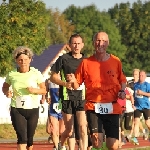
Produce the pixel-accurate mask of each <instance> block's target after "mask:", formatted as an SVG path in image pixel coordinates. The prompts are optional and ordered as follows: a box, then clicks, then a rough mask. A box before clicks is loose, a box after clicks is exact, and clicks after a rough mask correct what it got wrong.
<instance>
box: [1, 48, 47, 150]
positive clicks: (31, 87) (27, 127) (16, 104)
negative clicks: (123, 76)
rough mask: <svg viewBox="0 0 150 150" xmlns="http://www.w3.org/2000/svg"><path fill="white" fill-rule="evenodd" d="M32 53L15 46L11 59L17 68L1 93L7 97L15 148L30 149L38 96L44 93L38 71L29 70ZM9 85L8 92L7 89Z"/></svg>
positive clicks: (37, 110) (42, 81)
mask: <svg viewBox="0 0 150 150" xmlns="http://www.w3.org/2000/svg"><path fill="white" fill-rule="evenodd" d="M32 57H33V53H32V51H31V50H30V49H29V48H27V47H18V48H17V49H16V50H15V51H14V53H13V58H14V60H15V62H16V63H17V68H16V69H14V70H12V71H10V72H9V73H8V75H7V76H6V80H5V82H4V84H3V87H2V91H3V93H4V94H5V95H6V96H7V97H11V111H10V115H11V121H12V125H13V127H14V129H15V131H16V134H17V139H18V140H17V149H18V150H26V146H27V150H32V149H33V136H34V133H35V129H36V127H37V123H38V118H39V100H38V95H43V94H45V93H46V88H45V83H44V79H43V76H42V74H41V72H39V71H38V70H37V69H35V68H33V67H30V62H31V61H32ZM10 86H12V91H13V95H12V92H11V91H10V90H9V87H10Z"/></svg>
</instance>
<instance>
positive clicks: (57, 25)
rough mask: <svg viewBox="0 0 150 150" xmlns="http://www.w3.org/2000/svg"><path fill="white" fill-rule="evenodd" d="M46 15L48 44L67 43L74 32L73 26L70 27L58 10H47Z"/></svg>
mask: <svg viewBox="0 0 150 150" xmlns="http://www.w3.org/2000/svg"><path fill="white" fill-rule="evenodd" d="M48 13H49V17H50V20H49V24H48V31H47V32H49V39H50V43H51V44H56V43H57V44H61V43H68V39H69V37H70V36H71V35H72V33H73V32H74V28H75V27H74V25H72V24H71V23H70V22H69V21H68V20H67V19H66V17H65V15H64V14H62V13H60V12H59V10H58V9H55V10H53V9H49V10H48Z"/></svg>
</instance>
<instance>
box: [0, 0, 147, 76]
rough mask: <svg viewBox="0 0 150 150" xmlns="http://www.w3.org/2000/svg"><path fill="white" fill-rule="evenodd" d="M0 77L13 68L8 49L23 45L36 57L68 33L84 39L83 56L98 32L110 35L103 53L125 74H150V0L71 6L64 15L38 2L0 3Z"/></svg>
mask: <svg viewBox="0 0 150 150" xmlns="http://www.w3.org/2000/svg"><path fill="white" fill-rule="evenodd" d="M0 29H1V30H0V38H1V40H0V60H1V65H0V75H1V76H5V75H6V73H7V72H8V71H10V70H11V69H12V68H13V67H14V62H13V60H12V52H13V50H14V49H15V48H16V47H18V46H20V45H25V46H28V47H30V48H32V50H33V51H34V53H35V54H38V55H40V54H41V53H42V52H43V50H45V49H46V48H47V47H48V46H49V45H52V44H62V43H64V44H66V43H68V39H69V37H70V36H71V34H73V33H79V34H81V36H82V37H83V38H84V43H85V46H84V49H83V51H84V53H85V54H86V55H87V56H90V55H92V54H93V45H92V38H93V35H94V34H95V33H96V32H97V31H105V32H107V33H108V35H109V40H110V45H109V47H108V52H109V53H112V54H114V55H116V56H118V57H119V58H120V59H121V60H122V63H123V69H124V72H125V74H126V75H127V76H128V75H131V73H132V69H133V68H139V69H144V70H146V71H147V72H150V67H149V66H150V61H149V60H150V52H149V51H150V2H148V1H147V2H145V3H142V1H140V0H138V1H137V2H134V3H133V4H132V5H131V4H130V3H129V2H127V3H120V4H115V5H114V7H112V8H110V9H108V11H101V10H99V9H98V8H97V7H96V6H95V5H94V4H92V5H89V6H85V7H76V6H74V5H70V6H69V7H68V8H67V9H65V10H64V12H62V13H61V12H60V11H59V10H58V9H53V8H48V9H47V8H46V6H45V4H44V3H43V2H42V1H36V0H26V1H24V0H10V1H9V3H6V2H5V0H3V3H2V4H1V5H0Z"/></svg>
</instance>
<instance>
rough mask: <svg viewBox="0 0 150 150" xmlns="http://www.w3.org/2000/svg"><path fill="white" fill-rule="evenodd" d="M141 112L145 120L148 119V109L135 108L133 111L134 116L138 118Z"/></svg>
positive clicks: (149, 111)
mask: <svg viewBox="0 0 150 150" xmlns="http://www.w3.org/2000/svg"><path fill="white" fill-rule="evenodd" d="M142 113H143V116H144V119H145V120H148V119H150V109H143V110H139V109H136V110H135V111H134V118H140V117H141V115H142Z"/></svg>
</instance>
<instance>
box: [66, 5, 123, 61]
mask: <svg viewBox="0 0 150 150" xmlns="http://www.w3.org/2000/svg"><path fill="white" fill-rule="evenodd" d="M63 14H65V15H66V17H67V19H68V20H69V21H70V22H71V23H72V24H73V25H75V32H76V33H80V34H81V35H82V36H83V37H84V43H85V46H84V52H85V53H86V54H87V55H91V54H92V53H93V45H92V38H93V35H94V34H95V33H97V32H98V31H105V32H107V33H108V35H109V40H110V45H109V47H108V52H110V53H112V54H114V55H116V56H118V57H119V58H121V59H122V58H124V54H125V51H126V47H125V46H124V45H123V44H121V36H120V34H119V30H118V29H117V27H116V26H115V24H114V22H113V21H112V20H111V18H110V16H109V15H108V13H106V12H100V11H99V10H98V9H97V8H96V6H95V5H90V6H86V7H83V8H81V7H75V6H74V5H71V6H69V7H68V8H67V9H66V10H65V11H64V12H63Z"/></svg>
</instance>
